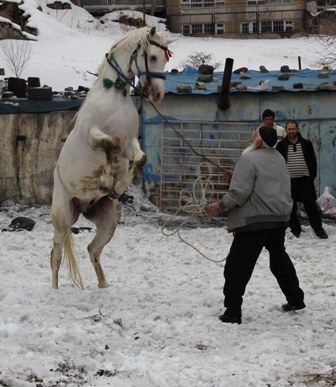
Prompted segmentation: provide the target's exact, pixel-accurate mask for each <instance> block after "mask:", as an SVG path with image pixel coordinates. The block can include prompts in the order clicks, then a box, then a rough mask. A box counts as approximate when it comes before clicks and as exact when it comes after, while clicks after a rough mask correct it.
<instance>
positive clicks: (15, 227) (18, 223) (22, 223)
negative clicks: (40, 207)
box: [2, 216, 36, 231]
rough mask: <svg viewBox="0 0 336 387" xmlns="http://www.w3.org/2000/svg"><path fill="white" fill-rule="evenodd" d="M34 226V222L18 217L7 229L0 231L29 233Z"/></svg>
mask: <svg viewBox="0 0 336 387" xmlns="http://www.w3.org/2000/svg"><path fill="white" fill-rule="evenodd" d="M35 224H36V222H35V220H33V219H30V218H27V217H25V216H19V217H17V218H15V219H13V220H12V222H11V224H10V225H9V226H8V228H5V229H3V230H2V231H22V230H27V231H31V230H32V229H33V228H34V226H35Z"/></svg>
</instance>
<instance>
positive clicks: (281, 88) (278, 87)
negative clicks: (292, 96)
mask: <svg viewBox="0 0 336 387" xmlns="http://www.w3.org/2000/svg"><path fill="white" fill-rule="evenodd" d="M283 90H285V88H284V87H283V86H272V91H273V92H278V91H283Z"/></svg>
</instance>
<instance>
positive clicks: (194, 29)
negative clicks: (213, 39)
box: [191, 24, 203, 35]
mask: <svg viewBox="0 0 336 387" xmlns="http://www.w3.org/2000/svg"><path fill="white" fill-rule="evenodd" d="M202 32H203V31H202V24H192V25H191V33H192V34H193V35H201V34H202Z"/></svg>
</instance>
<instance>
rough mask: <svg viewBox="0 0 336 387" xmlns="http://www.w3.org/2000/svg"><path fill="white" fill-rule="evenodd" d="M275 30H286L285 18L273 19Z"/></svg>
mask: <svg viewBox="0 0 336 387" xmlns="http://www.w3.org/2000/svg"><path fill="white" fill-rule="evenodd" d="M273 31H274V32H284V22H283V20H274V21H273Z"/></svg>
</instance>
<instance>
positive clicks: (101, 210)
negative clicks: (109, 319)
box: [83, 196, 121, 288]
mask: <svg viewBox="0 0 336 387" xmlns="http://www.w3.org/2000/svg"><path fill="white" fill-rule="evenodd" d="M83 215H84V216H85V217H86V218H87V219H89V220H90V221H91V222H93V223H94V224H95V225H96V235H95V237H94V238H93V240H92V242H91V243H90V244H89V246H88V252H89V255H90V259H91V262H92V265H93V267H94V270H95V272H96V275H97V279H98V287H99V288H106V287H108V283H107V281H106V278H105V274H104V271H103V268H102V266H101V264H100V255H101V252H102V250H103V248H104V246H105V245H106V244H107V243H108V242H109V241H110V240H111V238H112V237H113V234H114V232H115V229H116V227H117V225H118V222H119V219H120V216H121V205H120V203H119V201H118V200H117V199H110V198H109V197H108V196H104V197H102V198H101V199H100V200H98V202H97V203H95V205H94V206H92V207H91V208H90V210H89V211H87V212H86V213H84V214H83Z"/></svg>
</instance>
